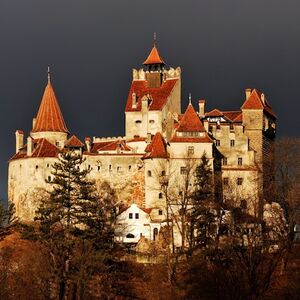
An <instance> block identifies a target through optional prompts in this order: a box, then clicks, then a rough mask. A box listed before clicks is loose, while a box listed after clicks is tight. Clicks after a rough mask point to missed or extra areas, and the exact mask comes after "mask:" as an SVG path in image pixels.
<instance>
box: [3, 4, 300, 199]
mask: <svg viewBox="0 0 300 300" xmlns="http://www.w3.org/2000/svg"><path fill="white" fill-rule="evenodd" d="M154 31H156V32H157V37H158V47H159V50H160V53H161V54H162V56H163V58H164V60H165V61H166V62H167V64H168V65H170V66H174V67H176V66H180V67H181V68H182V76H183V78H182V84H183V89H182V100H183V101H182V102H183V108H185V105H186V104H187V102H188V99H187V98H188V93H189V92H191V93H192V96H193V100H194V103H195V104H196V103H197V102H196V100H197V99H200V98H205V99H206V100H207V105H208V109H209V108H215V107H218V108H223V109H239V107H240V106H241V104H242V102H243V100H244V89H245V88H247V87H256V88H258V89H260V90H261V91H263V92H264V93H265V94H266V96H267V99H268V100H269V102H270V103H271V105H272V106H273V108H274V110H275V112H276V113H277V115H278V118H279V130H278V134H279V135H280V136H295V135H299V129H300V122H299V119H298V116H299V110H300V104H299V102H300V85H299V80H300V1H299V0H294V1H291V0H251V1H250V0H244V1H241V0H235V1H234V0H206V1H204V0H194V1H191V0H184V1H183V0H154V1H153V0H152V1H150V0H147V1H143V0H106V1H103V0H51V1H49V0H48V1H46V0H26V1H24V0H1V1H0V99H1V110H0V114H1V115H0V130H1V131H0V136H1V151H0V197H1V198H3V199H6V198H7V191H6V186H7V161H8V159H9V158H10V157H11V156H12V155H13V153H14V151H15V135H14V132H15V130H16V129H23V130H24V131H25V132H26V134H28V132H29V131H30V129H31V124H32V118H33V117H34V116H35V115H36V113H37V110H38V106H39V104H40V100H41V97H42V93H43V90H44V87H45V84H46V75H47V72H46V70H47V66H48V65H50V66H51V70H52V72H51V73H52V83H53V85H54V88H55V90H56V93H57V96H58V99H59V102H60V105H61V108H62V111H63V115H64V118H65V121H66V123H67V126H68V128H69V130H70V131H71V132H72V133H76V134H77V135H78V136H79V137H81V138H84V137H85V136H94V135H95V136H114V135H123V134H124V106H125V101H126V97H127V93H128V88H129V85H130V82H131V79H132V78H131V73H132V72H131V69H132V68H133V67H140V66H141V63H142V62H143V60H144V59H145V58H146V56H147V55H148V53H149V51H150V49H151V47H152V43H153V32H154Z"/></svg>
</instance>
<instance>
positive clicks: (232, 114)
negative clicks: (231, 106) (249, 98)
mask: <svg viewBox="0 0 300 300" xmlns="http://www.w3.org/2000/svg"><path fill="white" fill-rule="evenodd" d="M222 113H223V115H224V117H226V118H227V119H228V120H230V121H234V120H235V119H236V118H237V117H238V116H240V115H241V113H242V112H241V111H240V110H239V111H222Z"/></svg>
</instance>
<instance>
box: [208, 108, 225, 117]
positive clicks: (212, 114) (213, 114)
mask: <svg viewBox="0 0 300 300" xmlns="http://www.w3.org/2000/svg"><path fill="white" fill-rule="evenodd" d="M205 117H223V112H221V111H220V110H218V109H217V108H215V109H213V110H212V111H210V112H207V113H206V114H205Z"/></svg>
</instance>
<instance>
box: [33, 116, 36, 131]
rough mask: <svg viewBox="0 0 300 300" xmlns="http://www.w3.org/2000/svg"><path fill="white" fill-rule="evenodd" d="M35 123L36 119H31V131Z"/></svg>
mask: <svg viewBox="0 0 300 300" xmlns="http://www.w3.org/2000/svg"><path fill="white" fill-rule="evenodd" d="M35 122H36V118H33V119H32V129H33V128H34V126H35Z"/></svg>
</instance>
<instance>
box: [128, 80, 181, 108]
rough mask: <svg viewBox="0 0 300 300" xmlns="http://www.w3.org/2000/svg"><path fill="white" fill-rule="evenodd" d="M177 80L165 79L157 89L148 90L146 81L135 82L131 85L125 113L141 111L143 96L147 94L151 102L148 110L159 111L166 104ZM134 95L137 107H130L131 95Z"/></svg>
mask: <svg viewBox="0 0 300 300" xmlns="http://www.w3.org/2000/svg"><path fill="white" fill-rule="evenodd" d="M177 81H178V79H167V80H165V81H164V82H163V83H162V85H161V86H160V87H158V88H149V87H148V86H147V81H146V80H135V81H133V82H132V83H131V87H130V90H129V94H128V98H127V104H126V108H125V111H126V112H129V111H141V108H142V101H141V99H142V98H143V96H145V95H147V94H149V95H150V96H151V98H152V102H151V103H150V105H149V110H161V109H162V108H163V107H164V106H165V104H166V103H167V100H168V97H169V96H170V94H171V92H172V90H173V88H174V86H175V84H176V83H177ZM133 93H135V94H136V101H137V105H136V108H133V107H132V94H133Z"/></svg>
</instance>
